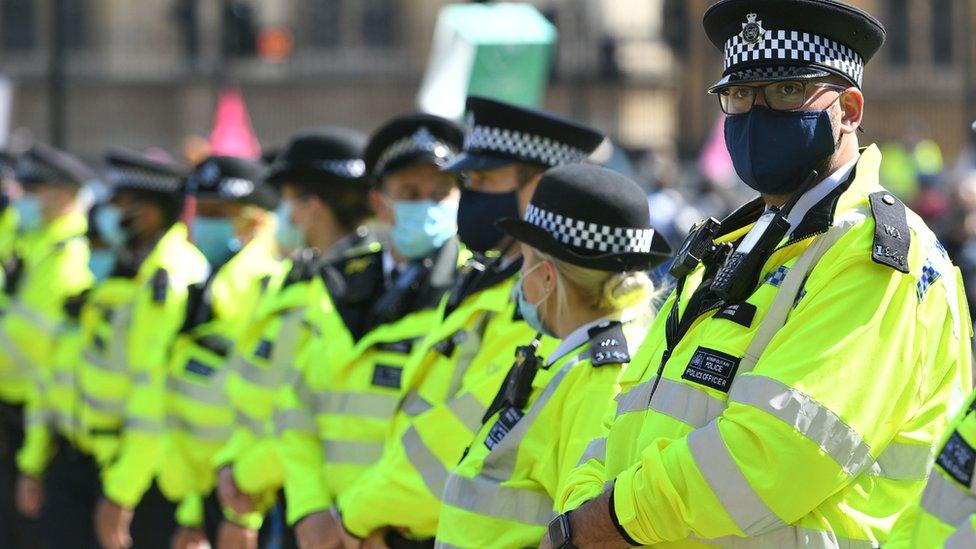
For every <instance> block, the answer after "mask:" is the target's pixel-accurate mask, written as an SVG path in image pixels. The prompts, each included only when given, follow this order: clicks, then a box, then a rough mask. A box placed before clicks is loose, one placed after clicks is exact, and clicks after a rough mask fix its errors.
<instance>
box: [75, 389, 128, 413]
mask: <svg viewBox="0 0 976 549" xmlns="http://www.w3.org/2000/svg"><path fill="white" fill-rule="evenodd" d="M81 399H82V401H84V403H85V406H88V407H89V408H91V409H93V410H98V411H99V412H109V413H121V412H122V411H123V410H124V409H125V402H124V401H121V400H118V401H117V400H104V399H102V398H99V397H96V396H92V395H90V394H88V393H82V395H81Z"/></svg>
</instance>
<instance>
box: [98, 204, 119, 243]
mask: <svg viewBox="0 0 976 549" xmlns="http://www.w3.org/2000/svg"><path fill="white" fill-rule="evenodd" d="M94 221H95V230H96V231H98V236H99V237H100V238H101V239H102V241H103V242H105V243H106V244H108V246H109V247H110V248H119V247H121V246H122V244H124V243H125V231H124V230H123V229H122V212H120V211H119V208H118V206H116V205H114V204H105V205H104V206H100V207H99V208H98V209H97V210H96V211H95V219H94ZM92 253H94V252H92Z"/></svg>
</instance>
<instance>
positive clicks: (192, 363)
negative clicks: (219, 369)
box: [186, 358, 214, 377]
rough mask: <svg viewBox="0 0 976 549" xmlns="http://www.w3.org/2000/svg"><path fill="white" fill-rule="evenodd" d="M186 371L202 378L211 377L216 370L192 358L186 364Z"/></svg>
mask: <svg viewBox="0 0 976 549" xmlns="http://www.w3.org/2000/svg"><path fill="white" fill-rule="evenodd" d="M186 371H187V372H193V373H194V374H199V375H201V376H205V377H210V376H212V375H213V373H214V369H213V368H211V367H210V366H207V365H206V364H204V363H202V362H200V361H199V360H197V359H195V358H191V359H190V360H188V361H187V362H186Z"/></svg>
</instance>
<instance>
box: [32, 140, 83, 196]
mask: <svg viewBox="0 0 976 549" xmlns="http://www.w3.org/2000/svg"><path fill="white" fill-rule="evenodd" d="M14 173H15V176H16V178H17V181H19V182H20V183H21V184H23V185H26V186H31V185H37V184H42V183H43V184H48V185H65V186H74V187H80V186H81V185H83V184H85V182H87V181H91V180H93V179H96V178H97V175H96V174H95V172H94V171H93V170H92V169H91V168H89V167H88V165H86V164H85V163H84V162H82V161H81V160H79V159H78V158H77V157H75V156H74V155H72V154H70V153H67V152H65V151H62V150H61V149H56V148H54V147H52V146H50V145H45V144H43V143H35V144H34V145H33V146H31V148H29V149H27V151H26V152H24V154H22V155H20V157H19V158H18V159H17V162H16V165H15V168H14Z"/></svg>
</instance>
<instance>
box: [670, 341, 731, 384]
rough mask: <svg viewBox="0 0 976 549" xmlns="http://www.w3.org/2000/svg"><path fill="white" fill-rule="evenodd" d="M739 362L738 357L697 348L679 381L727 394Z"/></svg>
mask: <svg viewBox="0 0 976 549" xmlns="http://www.w3.org/2000/svg"><path fill="white" fill-rule="evenodd" d="M741 360H742V359H741V358H739V357H735V356H732V355H730V354H726V353H723V352H721V351H716V350H714V349H707V348H705V347H699V348H698V350H697V351H695V354H694V355H692V356H691V360H690V361H689V362H688V366H686V367H685V372H684V373H683V374H681V379H687V380H688V381H693V382H695V383H698V384H699V385H704V386H706V387H711V388H712V389H715V390H718V391H722V392H723V393H727V392H729V388H730V387H731V386H732V379H733V378H735V372H736V370H738V369H739V362H740V361H741Z"/></svg>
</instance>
